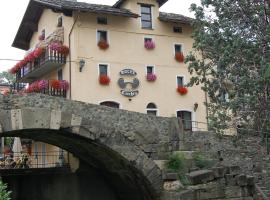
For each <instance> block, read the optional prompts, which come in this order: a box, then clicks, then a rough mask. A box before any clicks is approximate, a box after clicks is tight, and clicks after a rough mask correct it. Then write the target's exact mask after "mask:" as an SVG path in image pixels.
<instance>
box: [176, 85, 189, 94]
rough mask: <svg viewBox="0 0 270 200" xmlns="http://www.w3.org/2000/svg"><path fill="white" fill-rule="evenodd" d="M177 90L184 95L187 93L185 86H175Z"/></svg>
mask: <svg viewBox="0 0 270 200" xmlns="http://www.w3.org/2000/svg"><path fill="white" fill-rule="evenodd" d="M177 92H178V93H179V94H181V95H186V94H187V93H188V89H187V88H186V87H183V86H179V87H178V88H177Z"/></svg>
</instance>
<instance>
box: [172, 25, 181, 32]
mask: <svg viewBox="0 0 270 200" xmlns="http://www.w3.org/2000/svg"><path fill="white" fill-rule="evenodd" d="M176 29H179V30H180V32H176ZM173 32H174V33H176V34H182V33H183V27H182V26H173Z"/></svg>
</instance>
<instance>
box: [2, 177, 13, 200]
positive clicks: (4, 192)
mask: <svg viewBox="0 0 270 200" xmlns="http://www.w3.org/2000/svg"><path fill="white" fill-rule="evenodd" d="M10 195H11V192H10V191H7V185H6V184H4V183H3V182H2V181H0V199H1V200H11V197H10Z"/></svg>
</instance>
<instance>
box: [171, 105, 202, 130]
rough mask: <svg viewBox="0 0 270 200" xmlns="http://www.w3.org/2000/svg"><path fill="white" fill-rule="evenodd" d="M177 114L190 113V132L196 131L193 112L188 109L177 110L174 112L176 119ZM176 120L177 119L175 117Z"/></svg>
mask: <svg viewBox="0 0 270 200" xmlns="http://www.w3.org/2000/svg"><path fill="white" fill-rule="evenodd" d="M178 112H190V113H191V125H192V127H191V131H196V130H197V129H198V128H197V127H196V113H195V112H194V111H193V110H189V109H178V110H176V112H175V113H176V117H177V113H178ZM177 118H178V117H177Z"/></svg>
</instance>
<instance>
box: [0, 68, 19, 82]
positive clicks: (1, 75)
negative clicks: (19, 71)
mask: <svg viewBox="0 0 270 200" xmlns="http://www.w3.org/2000/svg"><path fill="white" fill-rule="evenodd" d="M15 81H16V78H15V76H14V75H13V74H11V73H9V72H7V71H3V72H0V83H8V84H13V83H15Z"/></svg>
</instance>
